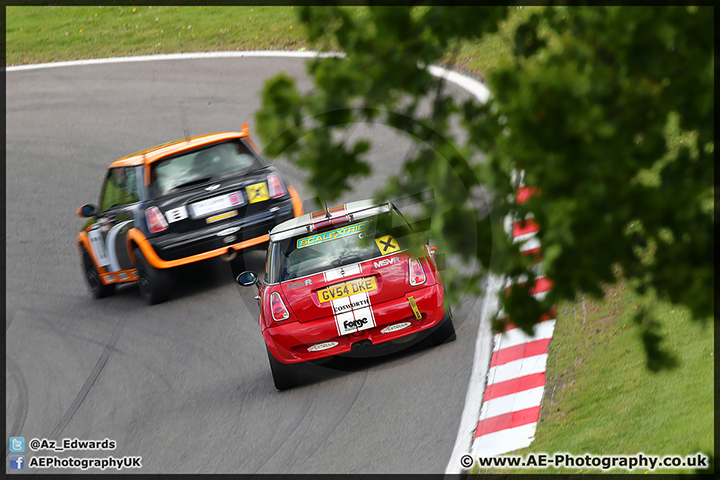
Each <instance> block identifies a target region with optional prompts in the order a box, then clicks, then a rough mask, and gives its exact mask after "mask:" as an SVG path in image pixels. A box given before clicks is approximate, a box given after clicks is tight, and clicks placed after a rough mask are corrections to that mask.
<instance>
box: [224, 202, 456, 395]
mask: <svg viewBox="0 0 720 480" xmlns="http://www.w3.org/2000/svg"><path fill="white" fill-rule="evenodd" d="M413 234H414V232H413V230H412V228H411V227H410V225H409V224H408V222H406V221H405V219H404V217H403V216H402V214H401V213H400V212H399V211H398V210H397V208H395V206H394V205H392V204H391V203H390V202H388V203H387V204H384V205H376V204H375V203H374V202H372V201H369V200H366V201H360V202H353V203H348V204H345V205H342V206H339V207H335V208H330V209H326V210H321V211H318V212H314V213H310V214H305V215H302V216H299V217H297V218H295V219H292V220H288V221H285V222H283V223H281V224H279V225H277V226H276V227H275V228H273V230H272V231H271V232H270V243H269V247H268V256H267V260H266V272H265V278H264V280H262V281H259V279H258V277H257V276H256V275H255V274H254V273H253V272H249V271H246V272H243V273H241V274H240V275H238V276H237V279H236V281H237V283H238V284H240V285H243V286H250V285H256V284H257V285H258V289H259V295H258V297H257V298H258V304H259V307H260V316H259V323H260V330H261V332H262V335H263V338H264V339H265V343H266V346H267V350H268V357H269V359H270V367H271V370H272V374H273V379H274V381H275V387H276V388H277V389H278V390H284V389H286V388H290V387H293V386H295V385H297V384H298V383H301V378H302V375H301V373H300V372H301V370H302V368H303V366H304V365H305V363H304V362H309V361H314V360H319V359H323V358H326V357H331V356H336V355H341V356H359V357H365V356H374V355H382V354H387V353H392V352H394V351H398V350H400V349H403V348H406V347H407V346H409V345H410V344H412V343H413V342H412V340H413V339H417V341H420V340H422V339H424V338H425V337H431V341H432V342H433V343H434V344H436V345H437V344H440V343H443V342H445V341H448V340H454V339H455V329H454V327H453V324H452V315H451V313H450V309H449V308H447V307H446V306H445V302H444V292H443V285H442V283H441V281H440V277H439V275H438V268H437V264H436V259H435V252H434V249H431V248H430V247H429V246H428V245H427V243H426V244H425V246H426V249H425V254H424V255H422V256H420V257H413V256H410V254H409V253H408V250H407V248H406V244H407V240H408V238H409V237H408V235H413Z"/></svg>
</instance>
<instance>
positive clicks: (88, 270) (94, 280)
mask: <svg viewBox="0 0 720 480" xmlns="http://www.w3.org/2000/svg"><path fill="white" fill-rule="evenodd" d="M82 268H83V273H84V274H85V275H84V277H85V283H87V286H88V288H89V289H90V293H92V296H93V297H95V298H103V297H107V296H109V295H112V294H113V292H115V284H114V283H111V284H109V285H105V284H103V283H102V280H101V279H100V274H99V273H98V270H97V267H95V263H94V262H93V261H92V258H90V254H89V253H88V251H87V250H85V247H82Z"/></svg>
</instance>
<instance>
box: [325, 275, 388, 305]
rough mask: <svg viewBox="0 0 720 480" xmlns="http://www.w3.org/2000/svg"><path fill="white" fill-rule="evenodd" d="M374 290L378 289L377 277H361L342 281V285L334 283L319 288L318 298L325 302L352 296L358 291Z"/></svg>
mask: <svg viewBox="0 0 720 480" xmlns="http://www.w3.org/2000/svg"><path fill="white" fill-rule="evenodd" d="M373 290H377V282H376V281H375V277H367V278H360V279H358V280H353V281H351V282H345V283H341V284H340V285H333V286H332V287H327V288H323V289H322V290H319V291H318V300H320V303H324V302H329V301H332V300H339V299H341V298H345V297H350V296H352V295H356V294H358V293H367V292H372V291H373Z"/></svg>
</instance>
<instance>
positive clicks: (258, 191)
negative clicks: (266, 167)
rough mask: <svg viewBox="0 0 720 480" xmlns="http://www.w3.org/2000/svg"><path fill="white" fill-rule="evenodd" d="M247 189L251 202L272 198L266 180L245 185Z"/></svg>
mask: <svg viewBox="0 0 720 480" xmlns="http://www.w3.org/2000/svg"><path fill="white" fill-rule="evenodd" d="M245 191H246V192H247V196H248V202H250V203H257V202H264V201H265V200H268V199H269V198H270V195H269V194H268V188H267V183H265V182H260V183H255V184H252V185H248V186H247V187H245Z"/></svg>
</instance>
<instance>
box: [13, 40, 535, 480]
mask: <svg viewBox="0 0 720 480" xmlns="http://www.w3.org/2000/svg"><path fill="white" fill-rule="evenodd" d="M318 56H320V57H333V56H340V57H342V56H344V54H342V53H320V52H315V51H304V52H286V51H280V50H274V51H267V50H265V51H262V50H258V51H235V52H200V53H173V54H166V55H143V56H135V57H114V58H101V59H91V60H75V61H69V62H53V63H41V64H34V65H15V66H9V67H5V72H7V73H11V72H19V71H26V70H39V69H45V68H61V67H77V66H91V65H105V64H111V63H129V62H155V61H163V60H192V59H212V58H244V57H260V58H262V57H264V58H314V57H318ZM428 71H429V72H430V74H432V75H434V76H436V77H440V78H443V79H445V80H447V81H449V82H451V83H454V84H455V85H457V86H458V87H460V88H462V89H464V90H466V91H468V92H469V93H470V94H472V95H473V96H474V97H475V98H477V99H478V101H480V102H481V103H485V102H487V100H488V99H489V98H490V90H488V88H487V87H486V86H485V85H483V84H482V83H481V82H478V81H477V80H474V79H472V78H470V77H467V76H465V75H461V74H459V73H457V72H454V71H451V70H447V69H445V68H442V67H438V66H434V65H433V66H430V67H429V68H428ZM508 226H510V225H508ZM503 283H504V282H503V281H502V278H500V277H496V276H494V275H492V274H491V275H489V276H488V281H487V288H486V291H485V301H484V304H483V310H482V313H481V318H480V322H479V327H478V335H477V339H476V341H475V353H474V356H473V366H472V373H471V374H470V381H469V384H468V390H467V394H466V395H465V406H464V408H463V413H462V416H461V418H460V427H459V429H458V434H457V438H456V440H455V446H454V448H453V451H452V454H451V456H450V461H449V462H448V465H447V467H446V473H449V474H452V473H461V471H462V470H461V466H460V457H461V456H462V455H463V454H467V453H468V452H469V451H470V449H471V447H472V444H473V441H474V439H475V437H474V436H475V429H476V427H477V423H478V418H479V416H480V408H481V407H482V399H483V394H484V388H485V376H486V374H487V371H488V367H489V364H490V358H489V355H490V348H488V346H489V345H488V344H489V343H490V340H491V339H492V336H491V335H490V334H489V330H490V329H489V323H490V317H491V316H492V315H493V314H494V313H495V311H496V310H497V309H498V306H499V305H498V303H499V302H498V301H497V299H498V297H497V293H498V291H499V290H500V288H501V287H502V284H503ZM528 427H530V426H523V427H519V428H522V429H528ZM497 433H498V434H503V433H504V432H497ZM533 434H534V425H532V432H529V435H530V438H532V435H533ZM485 438H487V437H485Z"/></svg>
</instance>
